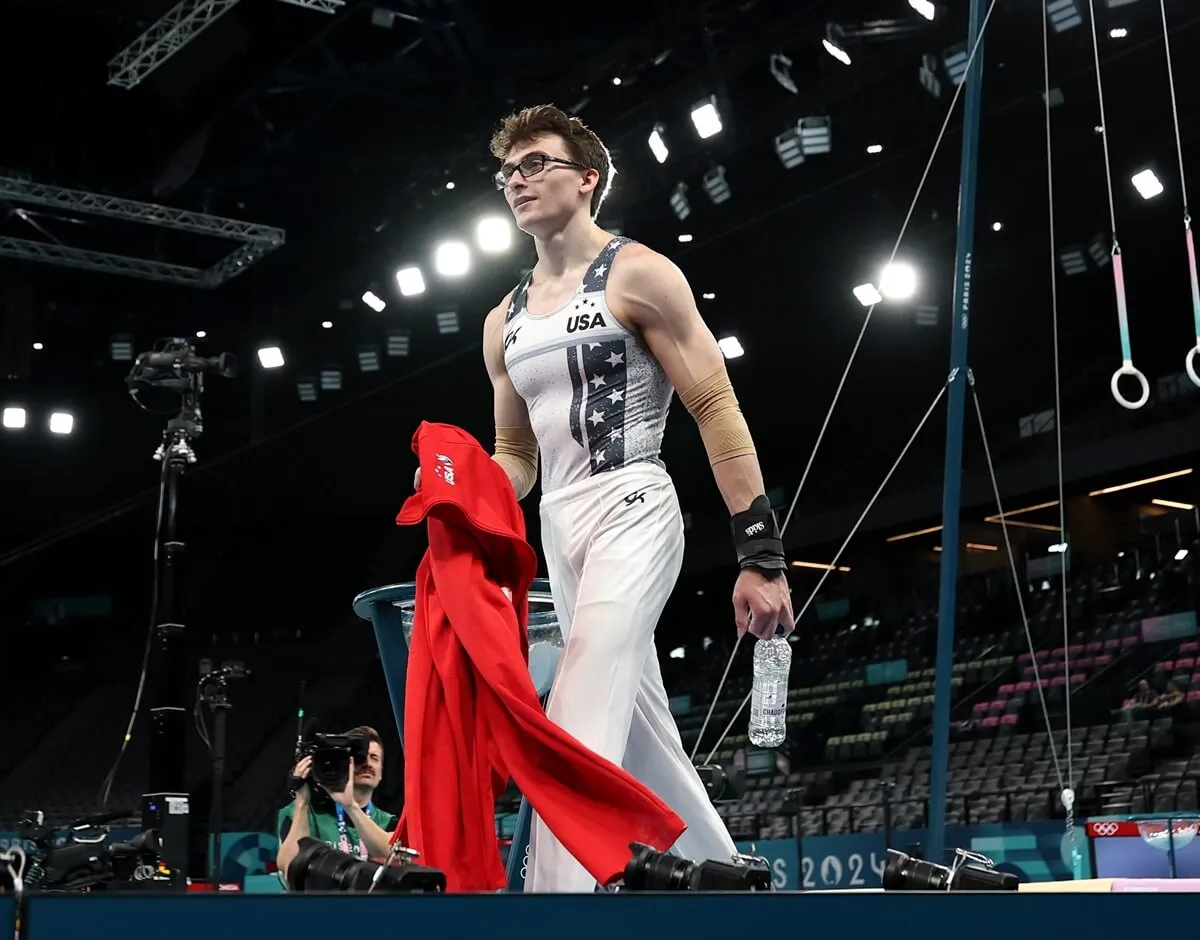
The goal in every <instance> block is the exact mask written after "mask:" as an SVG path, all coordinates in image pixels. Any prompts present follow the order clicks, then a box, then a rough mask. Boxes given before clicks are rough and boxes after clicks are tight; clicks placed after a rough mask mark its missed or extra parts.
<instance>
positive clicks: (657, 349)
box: [608, 244, 766, 515]
mask: <svg viewBox="0 0 1200 940" xmlns="http://www.w3.org/2000/svg"><path fill="white" fill-rule="evenodd" d="M608 293H609V294H610V296H611V298H612V300H611V304H612V306H613V310H614V313H616V314H617V315H618V316H620V317H621V318H622V319H625V320H627V321H629V323H630V325H632V326H633V327H635V328H636V331H637V332H638V333H640V334H641V336H642V339H643V340H644V341H645V343H646V346H647V348H648V349H649V350H650V352H651V353H653V355H654V357H655V358H656V359H657V360H658V362H659V364H660V365H661V366H662V367H663V371H664V372H665V373H666V375H667V378H668V379H669V380H670V381H671V384H672V385H673V386H675V388H676V390H677V391H678V393H679V400H680V401H682V402H683V404H684V407H686V408H687V410H688V411H689V412H690V413H691V415H692V417H694V418H695V419H696V423H697V424H698V425H699V427H700V436H701V438H702V439H703V441H704V449H705V450H706V451H707V453H708V459H709V463H710V464H711V465H712V471H713V477H714V478H715V479H716V483H717V488H718V489H719V490H720V491H721V497H722V498H723V499H724V500H725V506H726V508H728V510H729V514H730V515H733V514H734V513H739V512H744V511H745V510H746V509H748V508H749V507H750V504H751V503H752V502H753V501H754V499H755V498H756V497H758V496H762V495H764V493H765V492H766V488H765V486H764V484H763V477H762V471H761V469H760V468H759V464H758V455H757V453H756V451H755V449H754V441H753V440H752V439H751V437H750V430H749V428H748V427H747V426H746V419H745V418H744V417H743V416H742V411H741V408H740V407H739V406H738V402H737V398H736V397H734V393H733V388H732V386H731V385H730V383H729V374H728V373H727V372H726V370H725V357H724V355H722V353H721V349H720V347H719V346H718V345H717V340H716V337H714V336H713V334H712V331H711V330H709V328H708V325H707V324H706V323H705V322H704V320H703V318H702V317H701V316H700V311H699V310H698V309H697V307H696V301H695V298H694V297H693V295H692V288H691V285H689V284H688V282H687V278H686V277H684V274H683V272H682V271H680V270H679V268H678V267H677V266H676V265H675V264H674V263H673V262H672V261H671V260H670V259H668V258H666V257H665V256H663V255H661V254H659V253H658V252H656V251H653V250H651V249H649V248H647V247H645V246H644V245H639V244H634V245H626V246H625V247H624V248H622V249H621V251H620V253H619V254H618V255H617V258H616V261H615V262H614V264H613V269H612V274H611V275H610V276H609V282H608Z"/></svg>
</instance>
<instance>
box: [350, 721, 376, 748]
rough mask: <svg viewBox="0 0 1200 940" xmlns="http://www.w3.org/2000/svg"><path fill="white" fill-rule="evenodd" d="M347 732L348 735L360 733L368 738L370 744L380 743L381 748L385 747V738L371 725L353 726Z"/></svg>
mask: <svg viewBox="0 0 1200 940" xmlns="http://www.w3.org/2000/svg"><path fill="white" fill-rule="evenodd" d="M346 734H347V735H348V736H349V735H352V734H360V735H362V736H363V737H364V738H366V739H367V743H368V744H378V745H379V747H380V748H382V747H383V738H381V737H380V736H379V732H378V731H376V730H375V729H374V728H372V727H371V726H370V725H359V726H358V727H357V728H351V729H350V730H349V731H347V732H346Z"/></svg>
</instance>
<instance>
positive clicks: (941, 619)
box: [925, 0, 985, 865]
mask: <svg viewBox="0 0 1200 940" xmlns="http://www.w3.org/2000/svg"><path fill="white" fill-rule="evenodd" d="M984 6H985V4H984V0H971V13H970V25H969V27H968V30H967V50H968V52H969V51H970V50H971V49H976V52H975V57H974V59H973V60H972V61H971V67H970V68H969V69H967V74H966V76H965V77H964V79H963V81H964V82H965V83H966V84H965V86H964V88H963V96H964V98H965V99H966V102H965V104H964V106H963V108H964V109H963V142H962V175H961V178H960V182H959V191H958V252H957V256H956V258H955V265H954V322H953V324H952V325H951V332H950V397H949V404H948V407H947V409H946V468H945V473H944V477H943V483H942V487H943V489H942V553H941V554H942V558H941V581H940V584H939V586H938V645H937V675H936V678H935V680H934V698H933V745H932V753H931V755H930V781H929V843H928V845H927V846H926V847H925V852H926V855H925V857H926V858H928V859H929V861H931V862H937V863H938V864H939V865H940V864H942V863H943V862H944V861H945V858H946V784H947V779H946V778H947V775H948V773H949V770H948V766H947V765H948V764H949V758H950V704H951V703H950V695H951V692H952V686H951V682H950V679H951V673H952V671H953V669H954V618H955V613H956V611H957V600H958V598H957V593H958V592H957V587H958V553H959V534H958V522H959V519H958V517H959V509H960V505H961V496H962V449H963V419H964V417H965V413H966V399H967V336H968V330H969V327H970V322H971V317H970V313H971V267H972V257H973V254H974V247H975V189H976V183H977V181H978V176H979V172H978V171H979V121H980V100H981V98H982V90H983V87H982V86H983V38H982V35H981V34H982V31H983V18H984Z"/></svg>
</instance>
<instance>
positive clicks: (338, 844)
mask: <svg viewBox="0 0 1200 940" xmlns="http://www.w3.org/2000/svg"><path fill="white" fill-rule="evenodd" d="M295 809H296V805H295V804H294V803H289V804H288V805H287V806H285V807H284V808H283V809H281V810H280V811H279V812H278V813H276V814H275V834H276V835H277V836H279V843H280V845H282V844H283V840H284V839H286V838H287V836H288V833H289V832H290V831H291V829H292V816H293V813H294V812H295ZM366 812H367V815H368V816H369V817H370V818H371V821H372V822H374V823H375V825H377V826H378V827H379V828H380V829H382V830H383V831H384V832H391V831H392V830H393V829H395V828H396V825H397V823H398V822H399V818H398V817H397V816H396V815H395V814H393V813H385V812H384V811H383V810H381V809H379V808H378V807H377V806H376V805H375V804H374V803H368V804H367V809H366ZM345 822H346V841H347V843H348V844H349V848H350V854H351V855H354V856H355V857H357V858H363V857H364V856H365V855H366V854H367V850H366V847H365V846H364V845H363V843H362V840H361V839H360V838H359V835H358V829H356V828H355V826H354V822H353V820H352V819H351V818H350V815H349V814H346V816H345ZM308 833H309V835H310V836H312V837H313V838H314V839H320V840H321V841H322V842H325V843H326V844H328V845H331V846H333V847H334V848H335V849H338V850H339V851H344V847H343V846H342V836H341V832H340V831H339V829H338V814H337V807H336V806H335V807H333V808H332V809H329V810H316V809H313V807H312V806H311V805H310V806H309V807H308ZM280 877H281V878H282V873H281V874H280Z"/></svg>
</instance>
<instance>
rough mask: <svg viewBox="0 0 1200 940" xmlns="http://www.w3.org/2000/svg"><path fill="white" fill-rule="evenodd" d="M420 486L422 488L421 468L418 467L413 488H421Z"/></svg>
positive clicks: (414, 475)
mask: <svg viewBox="0 0 1200 940" xmlns="http://www.w3.org/2000/svg"><path fill="white" fill-rule="evenodd" d="M420 488H421V468H420V467H417V472H416V473H414V474H413V489H414V490H419V489H420Z"/></svg>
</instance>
